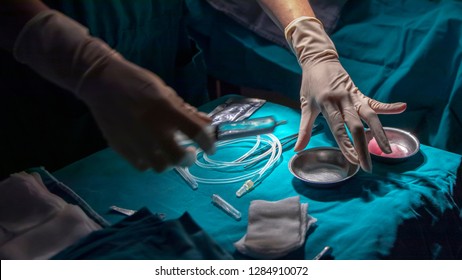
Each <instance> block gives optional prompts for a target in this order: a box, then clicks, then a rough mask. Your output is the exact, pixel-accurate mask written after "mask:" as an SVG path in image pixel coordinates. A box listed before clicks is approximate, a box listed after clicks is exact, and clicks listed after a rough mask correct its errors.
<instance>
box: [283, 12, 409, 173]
mask: <svg viewBox="0 0 462 280" xmlns="http://www.w3.org/2000/svg"><path fill="white" fill-rule="evenodd" d="M285 36H286V39H287V41H288V43H289V45H290V46H291V48H292V51H293V52H294V53H295V55H296V56H297V58H298V62H299V64H300V66H301V67H302V85H301V89H300V102H301V114H302V116H301V121H300V131H299V137H298V141H297V143H296V145H295V151H300V150H302V149H304V148H305V147H306V145H308V142H309V140H310V137H311V129H312V127H313V123H314V121H315V119H316V117H317V116H318V115H319V113H322V114H323V116H324V117H325V118H326V120H327V123H328V124H329V127H330V130H331V131H332V133H333V135H334V137H335V140H336V141H337V144H338V146H339V148H340V150H341V151H342V153H343V154H344V155H345V157H346V158H347V159H348V161H350V162H351V163H354V164H360V165H361V167H362V169H363V170H365V171H367V172H371V170H372V164H371V159H370V154H369V152H368V148H367V143H366V138H365V134H364V126H363V124H362V122H361V119H362V120H364V121H365V122H366V123H367V125H368V126H369V127H370V129H371V131H372V133H373V136H374V137H375V139H376V140H377V142H378V144H379V146H380V148H381V149H382V151H384V152H385V153H391V148H390V144H389V142H388V139H387V137H386V135H385V132H384V130H383V128H382V125H381V123H380V120H379V118H378V116H377V114H397V113H401V112H403V111H404V110H405V109H406V103H402V102H398V103H388V104H387V103H381V102H378V101H376V100H374V99H371V98H368V97H367V96H365V95H363V94H362V93H361V92H360V91H359V90H358V88H357V87H356V86H355V85H354V83H353V81H352V80H351V78H350V76H349V75H348V73H347V72H346V71H345V69H343V67H342V65H341V64H340V62H339V57H338V54H337V51H336V49H335V46H334V44H333V42H332V41H331V40H330V38H329V36H328V35H327V34H326V33H325V31H324V29H323V26H322V24H321V22H320V21H319V20H318V19H316V18H313V17H300V18H297V19H295V20H294V21H292V22H291V23H290V24H289V25H287V27H286V28H285ZM345 125H346V127H348V129H349V131H350V133H351V136H352V139H353V143H354V146H353V144H352V143H351V141H350V139H349V137H348V134H347V131H346V128H345Z"/></svg>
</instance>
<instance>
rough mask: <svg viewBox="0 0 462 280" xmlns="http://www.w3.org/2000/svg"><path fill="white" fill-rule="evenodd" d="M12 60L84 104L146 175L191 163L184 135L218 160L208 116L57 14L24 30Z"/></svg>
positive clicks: (109, 137) (115, 146) (33, 21)
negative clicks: (180, 142)
mask: <svg viewBox="0 0 462 280" xmlns="http://www.w3.org/2000/svg"><path fill="white" fill-rule="evenodd" d="M14 55H15V57H16V59H17V60H18V61H19V62H22V63H24V64H27V65H29V66H30V67H31V68H32V69H34V70H35V71H37V73H39V74H40V75H42V76H43V77H44V78H46V79H48V80H50V81H52V82H54V83H56V84H57V85H59V86H61V87H63V88H65V89H68V90H70V91H72V92H73V93H75V94H76V95H77V96H78V97H79V98H81V99H82V100H83V101H84V102H85V103H86V104H87V105H88V106H89V108H90V110H91V112H92V114H93V115H94V117H95V119H96V121H97V123H98V125H99V127H100V129H101V130H102V132H103V135H104V136H105V138H106V140H107V141H108V143H109V145H110V146H111V147H112V148H113V149H114V150H116V151H117V152H119V153H120V154H121V155H122V156H124V157H125V158H126V159H127V160H128V161H130V162H131V163H132V164H133V165H134V166H135V167H137V168H138V169H140V170H145V169H147V168H150V167H152V168H154V169H155V170H156V171H163V170H164V169H166V168H167V167H169V166H171V165H190V164H192V163H193V160H194V158H195V157H194V156H195V155H194V151H193V150H191V149H189V148H188V149H185V148H183V147H181V146H180V145H178V143H177V142H176V141H175V140H174V135H175V134H176V133H177V132H178V131H179V132H181V133H183V134H185V135H186V136H188V137H189V138H191V139H194V140H195V141H196V142H197V144H198V145H199V146H200V147H201V148H202V149H203V150H204V151H206V152H208V153H213V152H214V148H215V144H214V139H213V137H212V136H211V135H210V134H209V133H207V132H206V130H205V129H204V128H205V127H206V125H207V124H208V122H209V121H210V120H209V118H208V117H207V116H206V115H205V114H203V113H199V112H198V111H197V110H196V109H195V108H194V107H192V106H190V105H189V104H186V103H185V102H184V101H183V100H182V99H181V98H180V97H178V96H177V94H176V93H175V91H174V90H173V89H172V88H170V87H168V86H167V85H166V84H165V83H164V82H163V81H162V80H161V79H160V78H159V77H158V76H156V75H155V74H154V73H151V72H150V71H148V70H146V69H143V68H141V67H138V66H136V65H134V64H133V63H130V62H129V61H127V60H125V59H124V58H123V57H122V56H121V55H120V54H118V53H117V52H116V51H115V50H113V49H111V48H110V47H109V46H108V45H107V44H105V43H104V42H103V41H101V40H99V39H97V38H94V37H91V36H90V35H89V34H88V30H87V29H86V28H85V27H83V26H82V25H80V24H79V23H77V22H75V21H73V20H72V19H70V18H68V17H67V16H65V15H63V14H61V13H59V12H57V11H54V10H49V11H45V12H42V13H39V14H38V15H36V16H35V17H34V18H33V19H31V20H30V21H29V22H28V23H27V24H26V25H25V27H24V28H23V30H22V31H21V33H20V34H19V36H18V38H17V39H16V42H15V46H14Z"/></svg>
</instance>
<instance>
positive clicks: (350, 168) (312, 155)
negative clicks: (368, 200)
mask: <svg viewBox="0 0 462 280" xmlns="http://www.w3.org/2000/svg"><path fill="white" fill-rule="evenodd" d="M289 170H290V172H291V173H292V174H293V175H294V176H295V177H296V178H298V179H300V180H302V181H303V182H305V183H307V184H309V185H311V186H315V187H332V186H336V185H338V184H339V183H341V182H343V181H345V180H347V179H349V178H351V177H352V176H353V175H355V174H356V173H357V172H358V170H359V165H354V164H352V163H350V162H349V161H348V160H347V159H346V158H345V157H344V156H343V154H342V152H341V151H340V149H338V148H333V147H319V148H313V149H308V150H304V151H302V152H299V153H298V154H296V155H294V156H293V157H292V158H291V159H290V162H289Z"/></svg>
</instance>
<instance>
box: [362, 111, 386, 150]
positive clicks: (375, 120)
mask: <svg viewBox="0 0 462 280" xmlns="http://www.w3.org/2000/svg"><path fill="white" fill-rule="evenodd" d="M358 114H359V116H360V117H361V118H362V119H363V120H364V121H365V122H366V123H367V125H368V126H369V128H370V129H371V132H372V135H373V136H374V138H375V140H376V141H377V144H378V145H379V147H380V149H381V150H382V151H383V152H385V153H387V154H389V153H391V147H390V142H389V141H388V138H387V136H386V134H385V131H384V130H383V127H382V123H381V122H380V120H379V117H378V116H377V114H376V113H375V111H373V110H372V109H371V108H369V107H367V106H360V107H359V109H358Z"/></svg>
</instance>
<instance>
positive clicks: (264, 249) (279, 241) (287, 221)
mask: <svg viewBox="0 0 462 280" xmlns="http://www.w3.org/2000/svg"><path fill="white" fill-rule="evenodd" d="M307 211H308V204H307V203H302V204H300V197H299V196H294V197H290V198H286V199H283V200H279V201H275V202H271V201H264V200H254V201H252V202H251V204H250V208H249V219H248V225H247V234H246V235H245V236H244V237H242V238H241V239H240V240H239V241H237V242H236V243H234V247H235V248H236V249H237V250H238V251H239V252H241V253H242V254H245V255H248V256H251V257H253V258H258V259H276V258H280V257H282V256H285V255H286V254H288V253H290V252H292V251H294V250H296V249H298V248H300V247H301V246H302V245H303V244H304V243H305V237H306V232H307V231H308V229H309V227H310V226H311V225H312V224H313V223H315V222H316V219H315V218H313V217H311V216H310V215H308V213H307Z"/></svg>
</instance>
